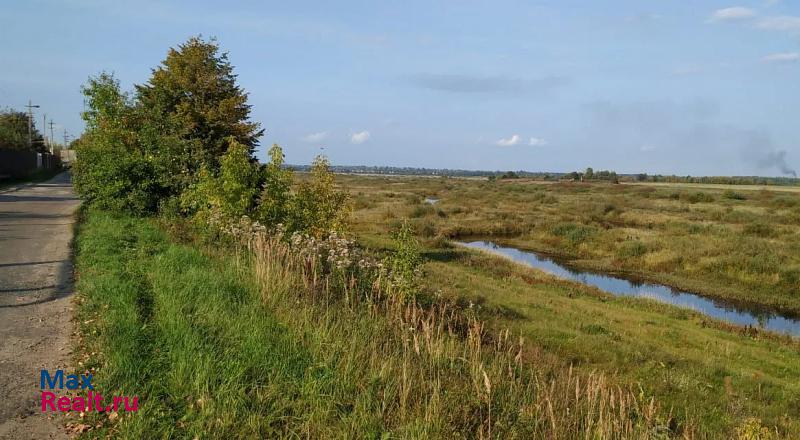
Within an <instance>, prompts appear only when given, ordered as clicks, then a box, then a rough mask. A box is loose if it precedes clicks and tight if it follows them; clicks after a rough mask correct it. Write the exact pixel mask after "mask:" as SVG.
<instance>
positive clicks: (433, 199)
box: [425, 197, 439, 205]
mask: <svg viewBox="0 0 800 440" xmlns="http://www.w3.org/2000/svg"><path fill="white" fill-rule="evenodd" d="M438 202H439V199H437V198H436V197H425V203H427V204H429V205H435V204H437V203H438Z"/></svg>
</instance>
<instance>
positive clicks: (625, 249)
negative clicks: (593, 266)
mask: <svg viewBox="0 0 800 440" xmlns="http://www.w3.org/2000/svg"><path fill="white" fill-rule="evenodd" d="M647 252H648V248H647V245H645V244H644V243H642V242H641V241H638V240H635V241H626V242H625V243H623V244H622V246H620V248H619V249H618V250H617V256H618V257H620V258H636V257H641V256H642V255H644V254H646V253H647Z"/></svg>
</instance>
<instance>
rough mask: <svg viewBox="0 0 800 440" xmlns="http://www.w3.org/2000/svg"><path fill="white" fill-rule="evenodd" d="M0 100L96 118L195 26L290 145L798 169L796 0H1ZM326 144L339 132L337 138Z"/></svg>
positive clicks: (290, 153) (55, 116)
mask: <svg viewBox="0 0 800 440" xmlns="http://www.w3.org/2000/svg"><path fill="white" fill-rule="evenodd" d="M0 4H1V5H2V7H0V41H2V42H3V43H2V49H0V55H1V58H0V60H1V61H2V69H0V107H11V108H17V109H23V106H24V105H25V104H27V102H28V100H29V99H31V100H33V102H34V104H39V105H40V106H41V108H39V109H37V117H36V118H37V119H36V120H37V121H41V117H42V114H43V113H46V114H47V117H48V119H51V118H52V120H54V121H55V122H56V124H57V125H56V132H57V133H58V136H59V137H60V135H61V134H63V130H64V129H66V130H68V132H69V133H71V134H73V135H78V134H80V133H81V131H82V130H83V124H82V122H81V120H80V111H81V110H82V107H83V100H82V96H81V94H80V86H81V84H83V83H84V82H85V81H86V79H87V78H88V77H89V76H90V75H96V74H97V73H99V72H101V71H109V72H113V73H114V74H115V75H116V76H117V78H119V80H120V81H121V83H122V86H123V88H125V89H129V90H132V89H133V85H134V84H139V83H144V82H146V81H147V79H148V78H149V76H150V72H151V69H152V68H153V67H155V66H157V65H158V64H159V63H160V62H161V60H163V59H164V57H165V55H166V52H167V50H168V49H169V48H170V47H175V46H177V45H178V44H180V43H181V42H183V41H185V40H186V39H188V38H189V37H191V36H193V35H203V36H204V37H216V39H217V41H218V43H219V44H220V45H221V47H222V49H223V50H225V51H228V52H229V57H230V60H231V62H232V64H233V65H234V66H235V71H236V73H237V74H238V75H239V76H238V79H239V83H240V85H241V86H242V87H243V88H244V89H245V90H246V91H247V92H248V93H249V101H250V103H251V104H252V105H253V112H252V118H253V119H254V120H257V121H259V122H261V123H262V125H263V128H265V129H266V134H265V136H264V137H263V138H262V140H261V147H260V148H259V151H258V155H259V157H260V158H262V159H263V158H265V154H264V153H265V151H266V150H267V149H268V147H269V146H270V145H271V144H273V143H279V144H280V145H281V146H283V147H284V150H285V152H286V155H287V161H288V162H289V163H294V164H304V163H309V162H310V161H311V160H312V159H313V157H314V156H315V155H317V154H320V153H321V152H322V153H324V154H326V155H327V156H328V157H329V158H330V159H331V161H332V163H334V164H338V165H391V166H413V167H429V168H461V169H477V170H508V169H512V170H528V171H571V170H581V169H584V168H586V167H589V166H591V167H593V168H594V169H596V170H598V169H611V170H616V171H617V172H622V173H638V172H646V173H650V174H657V173H658V174H677V175H764V176H780V175H790V174H791V172H793V171H794V170H795V169H800V121H799V120H798V119H799V118H798V115H800V2H796V1H794V0H754V1H740V2H736V1H734V2H728V1H701V0H683V1H679V0H674V1H656V0H638V1H634V0H630V1H611V0H608V1H602V2H599V1H594V0H584V1H578V0H546V1H503V0H495V1H477V0H474V1H473V0H460V1H456V0H449V1H436V0H425V1H417V0H405V1H374V0H373V1H344V0H340V1H335V2H332V1H324V2H323V1H321V2H305V1H291V2H287V1H281V2H273V1H227V2H221V1H205V0H194V1H162V2H158V1H152V0H137V1H129V2H109V1H101V0H60V1H57V0H0ZM323 148H324V150H323Z"/></svg>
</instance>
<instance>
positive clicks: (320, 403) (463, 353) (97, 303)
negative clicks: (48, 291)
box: [77, 211, 702, 438]
mask: <svg viewBox="0 0 800 440" xmlns="http://www.w3.org/2000/svg"><path fill="white" fill-rule="evenodd" d="M278 250H279V249H277V250H276V249H275V248H270V249H268V252H266V253H264V254H257V256H258V255H260V257H258V258H256V260H252V259H242V258H233V257H231V256H227V255H213V254H208V253H204V252H201V251H200V250H198V249H197V248H194V247H191V246H187V245H182V244H176V243H174V242H172V241H171V240H170V239H169V237H168V236H167V234H166V233H165V232H163V231H162V230H161V229H159V228H158V227H157V226H156V225H155V224H154V223H153V222H152V221H149V220H143V219H134V218H129V217H113V216H111V215H109V214H106V213H103V212H98V211H88V212H87V213H86V218H85V220H84V222H83V223H82V225H81V226H80V229H79V234H78V237H77V269H78V283H77V291H78V299H77V300H78V310H79V313H78V319H79V321H80V324H79V328H80V335H81V339H80V345H81V348H80V352H81V353H83V355H82V357H81V359H79V360H80V362H81V366H82V367H83V368H87V369H90V370H92V371H93V372H94V374H95V381H96V388H98V390H99V392H101V393H104V394H106V395H131V396H133V395H137V396H139V398H140V403H139V407H140V412H139V413H136V414H133V415H131V414H127V415H126V414H118V415H113V416H111V417H109V416H108V415H106V414H100V415H98V414H97V413H93V414H92V415H90V416H89V421H90V422H91V423H90V425H91V426H98V427H97V428H94V429H92V430H90V431H88V432H86V433H84V435H85V436H86V437H90V438H99V437H103V436H106V435H110V436H113V437H115V438H167V437H169V438H274V437H309V438H353V437H369V438H454V437H455V438H471V437H498V438H531V437H543V438H552V437H558V438H573V437H578V436H582V435H584V434H587V435H590V436H591V437H593V438H611V437H613V438H665V437H670V436H672V435H680V434H684V435H687V436H688V435H691V434H693V433H695V430H696V429H699V428H698V427H696V426H695V425H694V424H693V422H692V421H691V420H686V419H673V418H670V416H669V411H668V410H665V409H662V408H661V407H660V406H659V404H658V401H657V400H652V399H651V398H650V397H649V396H648V395H647V394H646V393H643V392H642V391H641V390H634V389H628V388H626V387H622V386H619V384H617V383H616V382H615V381H614V380H613V379H612V378H609V377H608V376H604V375H598V374H578V373H576V372H575V371H573V370H572V369H571V368H569V367H568V366H566V365H565V364H564V363H563V362H561V361H559V360H553V359H552V357H550V356H542V355H539V354H537V350H529V349H528V348H527V347H525V350H523V349H522V348H523V347H522V346H518V345H515V343H514V342H513V341H511V342H509V341H508V338H506V339H503V338H502V337H500V338H497V339H494V338H493V337H491V336H490V335H489V334H486V333H485V332H484V331H483V329H482V328H481V327H480V325H479V323H477V322H473V321H470V322H471V324H470V325H469V328H465V329H464V336H463V337H462V336H459V334H460V333H459V331H457V330H455V329H453V328H451V325H450V323H451V321H448V320H446V319H439V318H441V317H443V316H445V315H446V313H445V311H444V310H439V311H437V312H436V313H427V312H426V311H424V310H422V309H418V308H415V307H411V306H407V307H399V308H396V309H392V310H389V309H384V308H383V307H382V306H379V305H378V304H375V303H371V304H370V303H361V304H360V305H359V304H356V305H352V304H353V303H352V300H353V298H352V297H351V298H350V299H346V300H345V299H342V298H341V297H339V298H338V299H336V298H335V297H334V296H332V294H333V293H334V292H331V291H327V290H325V291H323V292H322V293H325V292H327V293H325V294H324V295H321V296H315V295H314V294H309V293H306V294H304V293H303V291H304V289H303V287H302V286H303V282H304V280H303V279H301V278H300V277H299V275H298V273H297V272H296V271H292V270H288V269H287V267H288V266H285V262H286V261H287V258H288V257H287V255H286V254H285V253H281V252H278ZM322 285H325V286H328V285H329V282H328V281H325V282H323V283H322ZM318 293H319V292H318ZM454 332H455V333H454ZM698 433H702V431H698Z"/></svg>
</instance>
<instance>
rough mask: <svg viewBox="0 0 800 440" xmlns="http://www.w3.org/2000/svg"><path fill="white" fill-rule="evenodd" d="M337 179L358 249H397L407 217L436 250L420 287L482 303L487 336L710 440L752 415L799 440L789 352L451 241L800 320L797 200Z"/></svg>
mask: <svg viewBox="0 0 800 440" xmlns="http://www.w3.org/2000/svg"><path fill="white" fill-rule="evenodd" d="M339 179H340V182H341V183H342V184H343V185H344V186H345V187H348V188H350V189H351V191H353V192H356V193H357V194H359V197H361V198H362V199H363V200H364V202H362V205H363V206H365V208H362V209H360V210H357V211H356V212H355V214H354V217H353V218H354V223H355V224H354V226H353V228H354V231H355V233H356V234H357V236H358V237H359V239H360V241H361V242H362V243H363V244H365V245H366V246H369V247H372V248H375V249H387V248H390V246H391V244H390V241H389V240H388V231H390V230H391V229H392V228H394V227H395V226H396V225H397V224H399V223H400V222H401V221H402V218H403V217H406V216H408V217H410V218H411V221H412V222H413V223H414V224H416V225H417V227H418V231H419V232H420V235H421V236H423V237H424V236H430V237H431V238H430V239H428V240H427V241H426V242H425V243H426V249H427V257H428V258H427V259H428V263H427V264H426V265H425V279H424V283H425V285H426V286H427V288H428V289H430V290H431V291H435V292H439V293H440V294H441V295H442V296H444V297H451V298H461V299H462V300H463V301H471V302H473V303H474V304H478V305H479V307H481V308H482V309H484V310H486V311H488V312H489V313H488V314H487V316H488V319H489V322H490V323H491V325H492V326H493V327H494V328H498V329H503V328H510V329H512V330H513V331H514V332H515V333H516V334H520V335H523V336H524V337H525V338H526V340H528V341H530V342H531V343H532V345H533V346H535V347H536V349H538V350H541V351H542V353H546V354H549V355H551V356H553V357H555V358H557V359H560V360H562V361H564V362H567V363H571V364H573V365H575V366H576V367H577V368H578V369H579V370H581V371H584V372H586V371H603V372H605V373H607V374H612V375H614V377H616V378H617V380H619V381H620V382H622V383H626V384H629V385H631V386H634V387H642V389H644V390H646V391H647V392H648V393H652V394H653V395H655V396H658V399H659V401H660V402H661V403H662V404H663V405H664V406H665V408H672V410H673V411H674V413H675V414H677V415H679V416H680V418H682V419H694V420H696V421H697V423H698V425H699V426H701V427H702V428H701V429H700V432H702V433H704V435H705V436H709V437H712V438H716V437H726V436H732V432H733V430H734V427H736V426H739V425H741V424H742V423H743V421H744V420H746V419H748V418H751V417H755V418H759V419H761V420H762V421H763V423H764V424H765V425H767V426H771V427H773V428H777V429H778V430H779V431H780V432H782V433H783V434H785V435H787V436H788V437H790V438H791V437H795V436H797V435H799V434H800V422H798V420H800V398H798V396H800V382H799V381H798V380H797V378H798V377H800V344H798V342H797V341H791V340H787V339H786V338H773V337H771V336H769V335H758V334H757V335H755V336H753V335H749V334H748V333H745V332H742V331H741V329H738V328H736V327H735V326H728V325H725V324H722V323H719V322H715V321H712V320H709V319H706V318H704V317H703V316H702V315H699V314H696V313H693V312H690V311H687V310H683V309H678V308H675V307H671V306H668V305H663V304H660V303H656V302H651V301H646V300H640V299H630V298H623V297H614V296H611V295H608V294H604V293H602V292H600V291H598V290H595V289H591V288H586V287H582V286H580V285H578V284H575V283H571V282H566V281H561V280H558V279H555V278H552V277H549V276H547V275H544V274H543V273H542V272H539V271H535V270H531V269H528V268H523V267H520V266H517V265H514V264H512V263H510V262H507V261H505V260H502V259H499V258H497V257H494V256H489V255H484V254H481V253H477V252H473V251H467V250H464V249H460V248H456V249H452V248H451V247H449V246H448V244H447V240H446V239H445V238H447V237H455V238H461V237H470V236H475V237H490V238H492V239H493V240H495V241H498V242H501V243H503V244H507V245H512V246H517V247H521V248H533V249H537V250H542V251H546V252H550V253H553V254H558V255H563V256H567V257H571V258H572V259H573V261H574V262H575V263H576V264H577V265H578V266H580V267H585V268H593V269H599V270H608V271H613V272H625V273H632V274H635V275H638V276H639V277H642V278H645V279H650V280H653V281H660V282H664V283H666V284H672V285H678V286H683V287H685V288H687V289H688V290H694V291H698V292H701V293H709V294H711V295H713V296H719V297H724V298H728V299H732V300H741V301H743V302H748V303H751V304H760V305H770V306H781V307H784V308H786V309H788V310H796V307H797V304H798V298H797V297H796V294H797V290H796V286H797V284H796V280H797V279H798V278H797V277H796V276H794V275H793V274H794V273H795V272H794V271H796V270H797V267H798V266H797V265H798V262H800V252H799V251H798V245H800V241H798V240H800V234H799V233H798V232H800V228H799V227H798V223H793V222H794V220H792V219H795V217H796V216H797V215H798V214H800V212H797V211H795V209H796V206H798V205H796V204H795V200H796V199H798V196H797V195H794V194H782V195H778V194H773V193H767V192H747V193H746V196H745V197H744V198H743V197H739V196H737V197H728V196H724V193H723V191H722V189H717V188H714V189H713V190H703V191H704V193H703V194H702V195H697V193H698V190H697V189H692V190H691V191H685V190H683V189H670V190H669V191H663V190H661V189H653V188H649V187H643V186H624V185H623V186H618V185H607V184H597V185H582V184H551V185H540V184H537V183H531V182H522V183H501V184H497V183H496V184H489V183H487V182H478V181H470V180H461V179H424V178H408V177H397V178H383V177H380V178H375V177H352V176H340V178H339ZM410 195H414V196H417V197H425V196H436V197H439V198H440V202H439V203H438V204H437V205H436V206H437V209H441V210H443V211H445V212H446V213H447V214H448V215H447V216H446V217H440V216H434V215H430V214H428V215H426V216H423V217H416V218H415V217H414V215H412V214H414V213H415V212H416V210H417V207H418V205H417V204H415V203H406V202H405V200H406V199H408V198H409V197H410ZM386 213H392V215H391V216H387V215H386ZM430 229H433V230H434V232H433V233H430V232H427V233H423V231H425V230H430ZM793 276H794V278H792V277H793ZM792 280H794V281H792Z"/></svg>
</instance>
